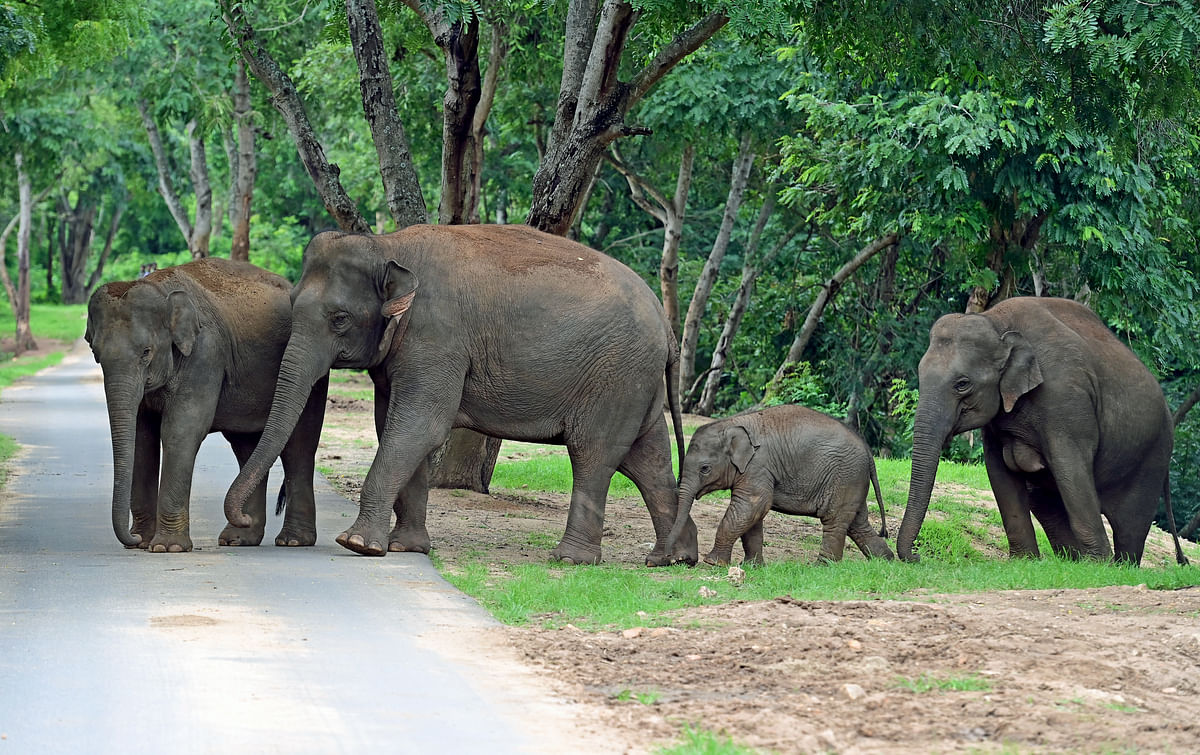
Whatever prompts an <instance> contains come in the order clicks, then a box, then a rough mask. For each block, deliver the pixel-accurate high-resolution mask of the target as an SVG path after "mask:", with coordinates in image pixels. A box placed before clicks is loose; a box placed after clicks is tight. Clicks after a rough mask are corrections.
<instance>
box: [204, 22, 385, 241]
mask: <svg viewBox="0 0 1200 755" xmlns="http://www.w3.org/2000/svg"><path fill="white" fill-rule="evenodd" d="M218 5H219V7H220V8H221V12H222V14H223V16H224V20H225V25H226V27H227V28H228V29H229V36H230V37H231V38H232V39H233V41H234V44H236V45H237V47H238V50H239V52H241V54H242V57H243V58H244V59H245V61H246V65H247V66H248V67H249V68H250V72H251V73H253V74H254V76H255V78H257V79H258V80H259V81H261V82H262V83H263V86H265V87H266V88H267V90H268V91H269V92H270V93H271V104H273V105H274V106H275V109H276V110H278V111H279V114H280V115H282V116H283V120H284V122H285V123H286V124H287V127H288V133H289V134H291V137H292V141H294V142H295V144H296V151H297V152H298V153H299V155H300V162H301V163H303V164H304V169H305V171H307V172H308V176H309V178H310V179H312V182H313V186H314V187H315V188H316V190H317V195H318V196H320V197H321V201H322V202H323V203H324V205H325V209H326V210H327V211H328V212H329V214H330V215H331V216H332V217H333V219H334V222H336V223H337V225H338V227H339V228H341V229H342V230H343V231H353V232H358V233H370V231H371V225H370V224H369V223H368V222H367V221H366V218H364V217H363V215H362V213H361V212H359V210H358V206H357V205H356V204H355V203H354V201H353V200H352V199H350V196H349V195H348V194H347V193H346V189H345V188H344V187H343V186H342V183H341V181H340V180H339V175H340V173H341V169H340V168H338V166H337V165H336V164H334V163H331V162H329V160H328V159H327V158H326V157H325V150H324V148H323V147H322V146H321V142H320V141H318V139H317V136H316V133H315V132H314V131H313V128H312V124H311V123H310V122H309V120H308V114H307V113H306V112H305V110H304V103H303V102H302V101H301V100H300V93H299V92H298V91H296V85H295V84H294V83H293V82H292V80H291V78H290V77H289V76H288V75H287V74H286V73H284V72H283V69H282V68H280V67H279V64H278V63H277V62H276V61H275V59H274V58H273V57H271V54H270V53H269V52H268V51H267V49H266V48H265V47H263V46H262V44H261V43H259V41H258V38H257V36H256V35H255V33H254V28H253V27H252V26H251V25H250V22H249V20H248V19H247V18H246V14H245V5H243V4H242V3H237V2H233V0H218Z"/></svg>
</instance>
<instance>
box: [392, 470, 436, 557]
mask: <svg viewBox="0 0 1200 755" xmlns="http://www.w3.org/2000/svg"><path fill="white" fill-rule="evenodd" d="M428 505H429V457H425V460H424V461H422V462H421V463H420V464H419V465H418V466H417V471H416V472H414V473H413V476H412V477H411V478H409V481H408V482H407V483H406V484H405V486H404V487H403V488H401V489H400V495H399V496H398V497H397V498H396V503H395V504H394V505H393V506H392V509H393V510H394V511H395V512H396V526H395V527H393V528H392V531H391V532H390V533H388V550H389V551H391V552H393V553H429V549H430V547H432V541H431V540H430V539H429V530H427V529H426V528H425V512H426V509H427V507H428Z"/></svg>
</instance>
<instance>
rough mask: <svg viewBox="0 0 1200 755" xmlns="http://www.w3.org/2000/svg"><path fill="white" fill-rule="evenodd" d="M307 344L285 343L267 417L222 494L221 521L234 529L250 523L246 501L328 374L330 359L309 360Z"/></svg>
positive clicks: (311, 357) (280, 450)
mask: <svg viewBox="0 0 1200 755" xmlns="http://www.w3.org/2000/svg"><path fill="white" fill-rule="evenodd" d="M313 355H314V352H313V349H311V348H310V347H309V345H308V343H307V342H305V341H302V340H300V339H297V338H295V337H293V338H292V339H291V340H290V341H288V345H287V349H286V350H285V351H284V353H283V360H282V362H281V363H280V365H279V377H278V379H277V380H276V382H275V395H274V398H273V399H272V400H271V413H270V414H269V415H268V417H267V423H266V426H265V427H264V428H263V432H262V436H261V437H260V438H259V441H258V445H257V446H255V448H254V453H253V454H251V455H250V458H249V459H248V460H247V461H246V463H245V464H244V465H243V466H242V469H241V471H240V472H238V476H237V478H236V479H235V480H234V481H233V484H232V485H230V486H229V492H228V493H226V494H225V518H226V519H228V520H229V523H230V524H232V525H233V526H234V527H249V526H250V525H251V524H252V522H251V519H250V517H249V516H247V515H246V514H245V512H244V511H243V509H244V508H245V505H246V500H247V499H248V498H249V497H250V495H251V494H252V493H253V492H254V491H255V489H256V488H257V487H258V486H259V484H260V483H262V481H263V480H264V479H265V478H266V476H267V474H268V473H269V472H270V471H271V465H272V464H274V463H275V460H276V459H278V458H279V455H280V454H281V453H282V452H283V447H284V446H285V445H287V442H288V439H289V438H290V437H291V435H292V431H293V430H294V429H295V428H296V423H297V422H298V421H299V420H300V414H301V413H302V412H303V411H304V407H305V405H306V404H307V403H308V397H309V394H310V393H312V388H313V385H315V384H316V382H317V381H318V380H320V379H321V378H322V377H324V376H326V375H328V374H329V368H330V366H331V365H332V364H333V360H332V359H322V358H316V359H314V358H313Z"/></svg>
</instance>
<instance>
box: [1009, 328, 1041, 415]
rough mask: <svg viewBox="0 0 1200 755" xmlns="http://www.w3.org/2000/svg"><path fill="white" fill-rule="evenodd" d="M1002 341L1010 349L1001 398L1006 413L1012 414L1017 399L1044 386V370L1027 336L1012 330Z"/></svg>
mask: <svg viewBox="0 0 1200 755" xmlns="http://www.w3.org/2000/svg"><path fill="white" fill-rule="evenodd" d="M1000 340H1001V342H1003V343H1004V344H1005V345H1006V346H1007V347H1008V349H1009V351H1008V360H1007V361H1006V362H1005V363H1004V367H1003V368H1001V371H1000V397H1001V399H1003V401H1004V411H1005V412H1011V411H1012V410H1013V406H1015V405H1016V403H1017V399H1019V398H1020V397H1021V396H1024V395H1025V394H1026V393H1029V392H1030V391H1032V390H1033V389H1034V388H1037V387H1038V386H1039V385H1041V384H1042V368H1041V367H1040V366H1039V365H1038V360H1037V356H1036V355H1035V354H1034V353H1033V347H1032V346H1030V345H1029V341H1027V340H1025V336H1023V335H1021V334H1020V333H1018V332H1017V331H1015V330H1010V331H1008V332H1007V333H1005V334H1004V335H1002V336H1000Z"/></svg>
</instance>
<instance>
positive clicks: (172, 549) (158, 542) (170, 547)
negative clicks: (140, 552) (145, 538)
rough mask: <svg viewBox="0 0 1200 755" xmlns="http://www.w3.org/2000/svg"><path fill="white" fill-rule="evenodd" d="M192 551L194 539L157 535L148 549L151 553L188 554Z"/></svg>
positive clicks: (184, 536) (183, 536)
mask: <svg viewBox="0 0 1200 755" xmlns="http://www.w3.org/2000/svg"><path fill="white" fill-rule="evenodd" d="M191 549H192V539H191V538H190V537H188V536H187V535H169V536H164V535H155V536H154V539H153V540H151V541H150V545H149V547H148V548H147V550H148V551H150V552H151V553H187V552H188V551H190V550H191Z"/></svg>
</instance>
